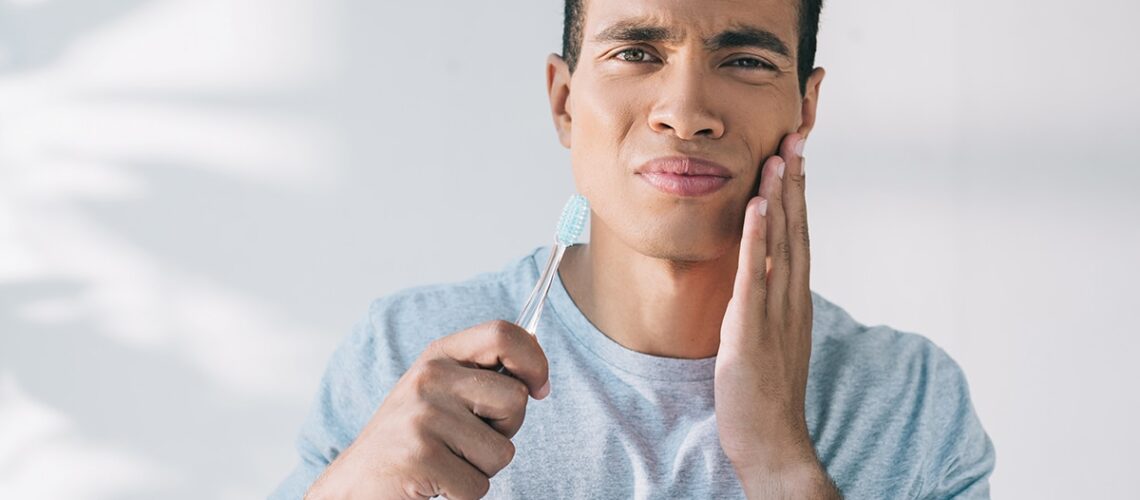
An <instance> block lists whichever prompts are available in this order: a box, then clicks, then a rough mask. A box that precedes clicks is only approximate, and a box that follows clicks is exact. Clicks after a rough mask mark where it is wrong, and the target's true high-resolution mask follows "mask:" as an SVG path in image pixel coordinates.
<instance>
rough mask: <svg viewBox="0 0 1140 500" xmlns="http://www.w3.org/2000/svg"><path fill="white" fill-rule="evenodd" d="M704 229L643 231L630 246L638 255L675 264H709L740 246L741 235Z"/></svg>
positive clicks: (668, 227)
mask: <svg viewBox="0 0 1140 500" xmlns="http://www.w3.org/2000/svg"><path fill="white" fill-rule="evenodd" d="M715 229H717V228H714V227H710V226H705V229H704V230H698V231H694V230H693V229H692V226H689V225H687V224H685V225H676V226H674V225H671V224H663V225H659V226H656V227H647V228H643V230H642V231H640V232H639V233H638V234H637V235H636V236H635V237H634V238H631V240H632V241H631V242H632V243H633V244H632V245H631V246H632V247H633V248H634V250H636V251H637V252H638V253H640V254H642V255H645V256H647V257H653V258H656V259H662V260H668V261H674V262H694V263H695V262H706V261H711V260H717V259H720V258H721V257H723V256H724V255H725V254H726V253H728V252H729V251H731V250H732V249H733V248H735V247H736V245H738V244H739V243H740V235H739V234H733V233H731V232H730V233H728V234H725V233H723V232H721V231H717V230H715Z"/></svg>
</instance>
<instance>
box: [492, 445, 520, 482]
mask: <svg viewBox="0 0 1140 500" xmlns="http://www.w3.org/2000/svg"><path fill="white" fill-rule="evenodd" d="M514 459H515V444H514V443H512V442H511V440H509V439H503V442H502V444H500V445H498V446H496V447H495V473H498V472H499V471H501V470H503V469H504V468H506V466H507V465H510V463H511V460H514ZM492 475H494V474H492Z"/></svg>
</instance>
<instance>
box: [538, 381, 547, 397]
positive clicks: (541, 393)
mask: <svg viewBox="0 0 1140 500" xmlns="http://www.w3.org/2000/svg"><path fill="white" fill-rule="evenodd" d="M549 395H550V380H547V381H546V383H545V384H543V386H542V388H541V389H539V390H538V394H535V396H538V399H546V397H547V396H549Z"/></svg>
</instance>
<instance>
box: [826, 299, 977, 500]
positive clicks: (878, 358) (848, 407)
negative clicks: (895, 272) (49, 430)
mask: <svg viewBox="0 0 1140 500" xmlns="http://www.w3.org/2000/svg"><path fill="white" fill-rule="evenodd" d="M813 305H814V306H815V309H816V310H817V311H818V312H819V314H818V315H817V318H816V321H815V324H814V325H813V348H812V362H811V371H812V376H811V379H810V381H809V398H810V400H811V401H810V403H809V405H812V406H813V407H814V408H816V409H817V410H818V411H817V412H816V414H815V415H813V416H811V417H809V420H813V421H814V423H815V424H816V425H817V430H821V431H822V430H823V429H828V428H830V429H831V430H832V431H835V432H837V433H838V434H843V435H846V436H848V437H850V436H855V435H857V436H875V439H874V443H875V444H874V445H873V446H871V445H869V446H870V447H864V448H861V449H860V451H859V453H861V454H875V455H876V457H877V458H881V459H883V460H886V461H889V462H890V463H894V464H897V466H898V467H899V468H900V470H901V469H903V468H905V469H911V470H913V471H914V472H915V474H916V480H917V483H918V484H917V485H916V486H917V488H918V490H919V491H924V492H926V493H925V494H924V495H923V496H924V497H926V495H927V494H933V495H934V496H935V497H938V496H939V495H946V496H954V495H956V494H963V497H970V498H972V497H974V496H975V495H976V494H980V493H983V492H985V491H988V483H987V479H988V476H989V474H990V471H991V470H992V469H993V465H994V450H993V443H992V442H991V440H990V438H989V436H988V435H987V434H986V432H985V430H984V429H983V427H982V424H981V421H980V420H979V419H978V416H977V413H976V412H975V409H974V406H973V402H972V401H971V398H970V389H969V384H968V383H967V380H966V374H965V372H964V371H963V370H962V368H961V366H960V365H959V364H958V362H957V361H955V360H954V358H952V357H951V356H950V354H948V353H947V352H946V351H945V350H944V349H942V348H941V347H940V346H938V345H937V344H935V343H934V342H933V341H931V340H930V339H928V338H926V337H924V336H922V335H919V334H917V333H911V332H904V331H900V330H897V329H894V328H891V327H889V326H886V325H876V326H866V325H863V324H861V323H859V322H857V321H855V320H854V319H852V318H851V316H850V315H848V314H847V313H846V312H845V311H843V310H842V309H841V308H839V307H838V306H836V305H835V304H832V303H831V302H829V301H827V300H825V299H823V298H822V297H818V296H817V297H816V300H815V301H813ZM813 389H814V390H813ZM825 417H827V418H825ZM838 434H837V435H836V436H833V437H836V438H837V439H838V437H837V436H838ZM872 449H874V451H872ZM864 458H866V457H865V456H864ZM966 493H969V494H966Z"/></svg>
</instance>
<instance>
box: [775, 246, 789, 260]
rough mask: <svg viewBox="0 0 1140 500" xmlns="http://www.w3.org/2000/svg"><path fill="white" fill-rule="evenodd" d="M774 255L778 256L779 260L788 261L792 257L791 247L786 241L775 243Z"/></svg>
mask: <svg viewBox="0 0 1140 500" xmlns="http://www.w3.org/2000/svg"><path fill="white" fill-rule="evenodd" d="M776 255H779V256H780V260H783V261H788V260H790V258H791V255H792V249H791V245H789V244H788V242H787V241H780V242H778V243H776Z"/></svg>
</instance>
